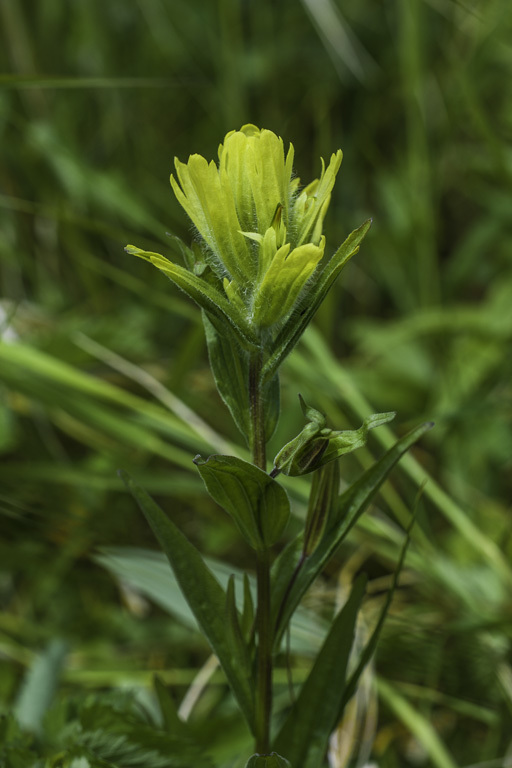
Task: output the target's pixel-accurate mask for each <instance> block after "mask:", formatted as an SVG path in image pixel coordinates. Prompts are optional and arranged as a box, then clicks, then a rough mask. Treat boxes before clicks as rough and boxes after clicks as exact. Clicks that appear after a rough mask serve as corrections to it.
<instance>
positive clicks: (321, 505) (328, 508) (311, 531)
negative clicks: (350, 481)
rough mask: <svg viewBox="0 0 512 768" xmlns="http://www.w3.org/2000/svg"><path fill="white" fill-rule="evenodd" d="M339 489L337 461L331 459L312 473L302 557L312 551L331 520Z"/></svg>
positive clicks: (336, 504)
mask: <svg viewBox="0 0 512 768" xmlns="http://www.w3.org/2000/svg"><path fill="white" fill-rule="evenodd" d="M339 489H340V468H339V464H338V462H337V461H332V462H331V463H330V464H328V465H327V466H325V467H322V468H321V469H320V470H319V471H318V472H315V474H314V475H313V482H312V483H311V491H310V494H309V503H308V511H307V515H306V522H305V524H304V549H303V553H304V557H309V556H310V555H311V554H312V552H314V550H315V549H316V548H317V545H318V543H319V542H320V541H321V539H322V536H323V534H324V531H325V528H326V526H327V525H328V524H329V521H331V520H332V517H333V514H334V512H335V509H336V508H337V506H338V495H339Z"/></svg>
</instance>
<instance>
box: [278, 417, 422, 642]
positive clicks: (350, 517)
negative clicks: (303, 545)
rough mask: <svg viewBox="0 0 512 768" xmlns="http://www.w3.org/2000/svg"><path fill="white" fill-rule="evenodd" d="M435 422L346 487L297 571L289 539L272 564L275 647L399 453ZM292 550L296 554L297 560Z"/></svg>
mask: <svg viewBox="0 0 512 768" xmlns="http://www.w3.org/2000/svg"><path fill="white" fill-rule="evenodd" d="M432 426H433V424H432V423H431V422H427V423H425V424H421V425H420V426H418V427H416V428H415V429H413V430H412V431H411V432H409V433H408V434H407V435H405V436H404V437H402V438H401V440H398V442H397V443H395V445H393V446H392V447H391V448H390V449H389V450H388V451H387V452H386V453H385V454H384V456H383V457H382V458H381V459H379V461H377V462H376V463H375V464H374V465H373V466H372V467H370V468H369V469H367V470H366V472H364V474H363V475H362V476H361V477H360V478H359V480H357V481H356V482H355V483H353V484H352V485H351V486H349V487H348V488H347V489H346V491H345V492H344V493H343V494H342V495H341V497H340V499H339V502H338V509H337V514H336V516H335V517H334V519H333V520H332V523H331V524H330V525H329V526H328V527H327V528H326V531H325V533H324V535H323V537H322V540H321V541H320V543H319V544H318V546H317V548H316V549H315V551H314V552H313V554H312V555H311V557H308V558H306V559H305V560H304V561H303V562H302V564H301V567H300V569H299V570H298V572H297V573H296V574H295V573H294V572H295V571H296V570H297V565H298V563H299V560H300V555H299V556H298V557H297V549H298V543H297V541H293V542H290V544H289V545H288V546H287V547H286V548H285V549H284V550H283V552H282V553H281V555H279V557H278V558H277V559H276V561H275V563H274V565H273V568H272V571H273V573H272V583H273V588H272V596H273V601H274V606H276V605H277V606H278V607H277V608H275V607H274V612H275V613H274V615H277V616H278V622H277V626H276V636H275V643H276V648H278V647H279V644H280V642H281V638H282V636H283V632H284V630H285V629H286V627H287V625H288V622H289V621H290V619H291V617H292V615H293V612H294V611H295V609H296V608H297V606H298V605H299V603H300V601H301V600H302V598H303V596H304V594H305V593H306V591H307V589H308V588H309V587H310V585H311V584H312V582H313V581H314V579H315V578H316V577H317V576H319V575H320V573H321V572H322V571H323V569H324V568H325V566H326V565H327V563H328V562H329V560H330V559H331V558H332V557H333V555H334V553H335V552H336V550H337V549H338V547H339V546H340V544H341V542H342V541H343V540H344V538H345V537H346V536H347V534H348V533H349V531H350V530H351V529H352V527H353V526H354V525H355V524H356V522H357V521H358V520H359V518H360V517H361V515H362V514H363V512H364V511H365V510H366V508H367V507H368V505H369V503H370V502H371V500H372V499H373V497H374V496H375V494H376V493H377V491H378V490H379V488H380V486H381V485H382V483H383V482H384V480H385V479H386V478H387V476H388V475H389V473H390V472H391V470H392V469H393V467H394V466H395V464H396V463H397V462H398V460H399V459H400V457H401V456H403V454H404V453H405V452H406V451H407V450H408V449H409V448H410V447H411V445H413V444H414V443H415V442H416V441H417V440H419V438H420V437H421V436H422V435H423V434H424V433H425V432H427V431H428V430H429V429H431V428H432ZM288 550H289V551H288ZM293 553H295V556H296V560H295V562H294V558H293ZM292 579H293V584H292V585H291V587H290V588H287V587H286V586H285V585H286V583H287V581H288V584H290V582H291V581H292ZM274 587H275V588H274Z"/></svg>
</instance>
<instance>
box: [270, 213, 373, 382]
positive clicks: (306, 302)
mask: <svg viewBox="0 0 512 768" xmlns="http://www.w3.org/2000/svg"><path fill="white" fill-rule="evenodd" d="M370 226H371V220H370V219H369V220H368V221H365V222H364V224H362V225H361V226H360V227H359V228H358V229H356V230H354V232H352V233H351V234H350V235H349V236H348V237H347V239H346V240H345V241H344V242H343V243H342V245H340V247H339V248H338V250H337V251H336V253H335V254H334V256H332V257H331V258H330V259H329V261H328V262H327V264H326V265H325V266H324V267H323V269H322V271H321V272H320V274H318V275H316V276H315V279H314V280H312V282H311V285H310V286H309V287H308V288H306V291H305V292H304V294H303V297H302V298H303V301H302V307H303V309H302V312H301V313H300V314H295V313H294V314H292V315H291V317H290V318H289V319H288V320H287V321H286V322H285V324H284V326H283V327H282V329H281V330H280V332H279V333H278V335H277V337H276V340H275V342H274V349H273V352H272V354H271V355H270V357H269V359H268V360H267V362H266V363H265V366H264V368H263V371H262V377H263V380H264V381H268V380H270V379H271V378H272V377H273V376H274V375H275V373H276V371H277V369H278V368H279V366H280V365H281V363H282V362H283V360H284V359H285V357H286V356H287V355H289V354H290V352H291V351H292V349H293V348H294V346H295V345H296V344H297V342H298V340H299V339H300V337H301V336H302V334H303V333H304V331H305V330H306V328H307V327H308V325H309V323H310V322H311V320H312V319H313V317H314V315H315V313H316V311H317V309H318V308H319V306H320V304H321V303H322V301H323V300H324V298H325V297H326V295H327V293H328V291H329V289H330V288H331V286H332V284H333V283H334V281H335V280H336V278H337V277H338V275H339V273H340V272H341V270H342V269H343V267H344V266H345V264H346V263H347V262H348V261H349V259H351V258H352V256H354V254H356V253H357V252H358V250H359V246H360V244H361V241H362V240H363V238H364V236H365V235H366V233H367V232H368V230H369V229H370Z"/></svg>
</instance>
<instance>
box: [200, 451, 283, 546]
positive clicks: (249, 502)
mask: <svg viewBox="0 0 512 768" xmlns="http://www.w3.org/2000/svg"><path fill="white" fill-rule="evenodd" d="M194 462H195V464H196V465H197V468H198V469H199V472H200V474H201V477H202V478H203V480H204V483H205V485H206V488H207V490H208V493H209V494H210V496H211V497H212V499H214V500H215V501H216V502H217V504H220V506H221V507H223V508H224V509H225V510H226V512H227V513H228V514H229V515H231V517H232V518H233V520H234V521H235V523H236V524H237V526H238V528H239V529H240V532H241V533H242V535H243V536H244V538H245V539H246V540H247V542H248V543H249V544H250V545H251V546H252V547H253V548H254V549H261V548H262V547H263V546H267V547H268V546H271V545H272V544H275V543H276V541H278V539H279V537H280V536H281V534H282V533H283V531H284V529H285V526H286V523H287V522H288V518H289V516H290V502H289V500H288V496H287V495H286V491H285V490H284V488H282V487H281V486H280V485H279V483H277V482H276V481H275V480H274V479H273V478H271V477H270V475H267V473H266V472H263V470H262V469H259V468H258V467H255V466H254V465H253V464H249V463H248V462H247V461H242V459H238V458H236V457H234V456H220V455H214V456H210V457H209V458H208V459H206V460H204V459H201V457H196V458H195V459H194Z"/></svg>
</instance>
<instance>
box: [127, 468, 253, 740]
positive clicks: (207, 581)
mask: <svg viewBox="0 0 512 768" xmlns="http://www.w3.org/2000/svg"><path fill="white" fill-rule="evenodd" d="M119 474H120V477H121V478H122V480H123V481H124V483H125V485H126V487H127V488H128V490H129V491H130V493H131V494H132V495H133V497H134V499H135V501H136V502H137V504H138V505H139V507H140V509H141V511H142V512H143V514H144V516H145V517H146V519H147V521H148V523H149V525H150V526H151V528H152V530H153V533H154V534H155V536H156V538H157V539H158V541H159V543H160V545H161V547H162V548H163V550H164V552H165V554H166V555H167V558H168V560H169V562H170V564H171V567H172V569H173V571H174V575H175V576H176V580H177V581H178V583H179V585H180V588H181V591H182V592H183V595H184V597H185V598H186V600H187V602H188V604H189V606H190V609H191V610H192V613H193V614H194V616H195V618H196V620H197V623H198V624H199V626H200V627H201V629H202V631H203V633H204V635H205V636H206V638H207V640H208V641H209V643H210V645H211V647H212V649H213V652H214V653H215V654H216V656H217V658H218V659H219V662H220V664H221V666H222V668H223V670H224V672H225V674H226V677H227V679H228V682H229V684H230V686H231V689H232V691H233V693H234V695H235V697H236V698H237V700H238V703H239V705H240V709H241V710H242V712H243V714H244V716H245V718H246V720H247V722H248V724H249V726H250V727H251V728H252V727H253V710H254V702H253V690H252V686H251V685H250V683H249V678H250V674H251V672H250V669H248V668H247V665H246V658H245V657H244V656H243V655H242V654H241V653H240V651H239V648H238V646H237V644H234V643H233V642H230V639H229V633H227V632H226V626H225V624H226V618H225V615H226V601H227V596H226V593H225V592H224V590H223V589H222V587H221V585H220V584H219V582H218V581H217V579H216V578H215V577H214V576H213V574H212V572H211V571H210V570H209V568H208V567H207V566H206V564H205V562H204V560H203V558H202V557H201V555H200V554H199V552H198V551H197V549H196V548H195V547H194V546H193V545H192V544H191V543H190V542H189V540H188V539H187V538H186V537H185V536H184V535H183V534H182V533H181V531H180V530H179V529H178V528H177V527H176V526H175V525H174V523H173V522H172V521H171V520H170V519H169V518H168V517H167V515H166V514H165V513H164V512H163V511H162V510H161V509H160V507H159V506H158V505H157V504H155V502H154V501H153V500H152V499H151V497H150V496H148V494H147V493H146V492H145V491H144V490H143V489H142V488H140V487H139V486H138V485H136V484H135V483H134V482H133V480H132V479H131V478H130V476H129V475H128V474H127V473H126V472H123V471H121V472H120V473H119Z"/></svg>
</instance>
